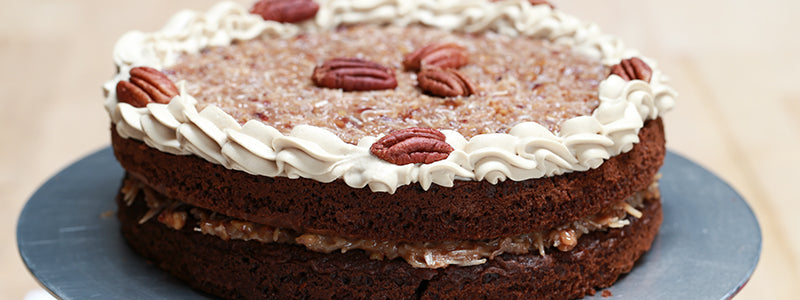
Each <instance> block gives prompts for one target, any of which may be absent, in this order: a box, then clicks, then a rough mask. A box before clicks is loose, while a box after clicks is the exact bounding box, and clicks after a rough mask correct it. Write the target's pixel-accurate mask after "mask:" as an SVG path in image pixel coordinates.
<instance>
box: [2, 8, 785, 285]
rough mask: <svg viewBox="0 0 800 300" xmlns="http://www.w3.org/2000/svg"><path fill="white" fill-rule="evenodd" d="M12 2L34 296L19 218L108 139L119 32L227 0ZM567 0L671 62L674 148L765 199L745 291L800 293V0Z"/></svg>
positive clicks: (23, 278)
mask: <svg viewBox="0 0 800 300" xmlns="http://www.w3.org/2000/svg"><path fill="white" fill-rule="evenodd" d="M0 1H2V7H3V9H2V10H0V20H3V21H0V65H2V66H3V70H4V71H3V72H0V82H2V84H0V103H2V109H0V122H1V123H0V141H2V142H0V166H2V167H0V191H3V194H4V195H3V201H0V217H2V220H3V221H1V222H2V223H0V224H2V228H3V230H0V240H2V241H5V243H3V244H2V246H0V264H2V266H3V268H2V271H0V295H4V298H8V299H22V297H23V296H24V294H25V293H26V292H27V291H29V290H31V289H34V288H36V287H37V283H36V281H35V280H34V279H33V278H32V277H31V276H30V275H28V274H27V271H26V269H25V266H24V265H23V264H22V262H21V260H20V259H19V255H18V253H17V250H16V241H15V237H14V232H15V230H16V219H17V216H18V215H19V212H20V210H21V209H22V206H23V205H24V203H25V201H26V200H27V198H28V197H29V196H30V195H31V194H32V193H33V192H34V191H35V189H36V188H37V187H38V186H39V185H40V184H42V183H43V182H44V181H45V180H46V179H47V178H48V177H49V176H51V175H53V174H54V173H55V172H57V171H58V170H60V169H61V168H63V167H64V166H66V165H68V164H69V163H71V162H73V161H74V160H76V159H78V158H80V157H82V156H84V155H86V154H88V153H90V152H92V151H94V150H96V149H99V148H101V147H104V146H106V145H108V143H109V133H108V127H109V125H108V117H107V115H106V112H105V111H104V109H103V108H102V93H101V90H100V85H101V84H102V82H103V81H105V80H106V79H107V78H109V77H110V76H111V75H112V73H113V71H114V67H113V65H112V62H111V51H112V48H113V46H114V42H115V40H116V39H117V38H118V37H119V36H120V35H122V34H123V33H124V32H126V31H128V30H132V29H137V30H143V31H152V30H156V29H158V28H159V27H160V26H161V24H164V22H165V21H166V20H167V19H168V18H169V16H171V15H172V14H173V13H175V12H176V11H178V10H180V9H183V8H192V9H206V8H208V7H209V6H210V5H212V3H213V2H214V1H211V0H180V1H178V0H172V1H157V0H146V1H99V0H74V1H55V0H40V1H9V0H0ZM242 2H244V3H248V2H249V1H244V0H242ZM554 3H555V5H556V6H557V7H558V8H559V9H562V10H564V11H567V12H570V13H573V14H575V15H578V16H579V17H581V18H583V19H585V20H591V21H593V22H596V23H598V24H599V25H600V27H601V28H603V30H604V31H605V32H608V33H612V34H615V35H617V36H620V37H621V38H623V40H625V42H626V44H627V45H629V46H632V47H634V48H638V49H639V50H641V51H642V53H644V54H646V55H647V56H649V57H652V58H655V59H657V60H658V61H659V62H660V66H661V67H662V68H663V69H664V70H665V71H666V73H667V74H669V75H670V76H671V78H672V83H673V86H674V87H675V88H676V89H677V90H678V91H679V93H680V98H679V99H678V106H677V107H676V108H675V109H674V111H672V112H670V113H669V114H668V115H667V117H666V126H667V130H668V132H667V137H668V145H669V147H670V149H672V150H673V151H676V152H678V153H681V154H683V155H685V156H687V157H689V158H691V159H692V160H694V161H696V162H698V163H700V164H701V165H703V166H705V167H707V168H709V169H710V170H712V171H713V172H714V173H716V174H718V175H719V176H720V177H722V178H724V179H725V180H726V181H728V182H729V183H730V184H731V185H732V186H733V187H734V188H735V189H737V190H738V191H739V192H740V193H741V194H742V195H743V196H744V197H745V199H747V200H748V202H749V203H750V205H751V206H752V207H753V209H754V211H755V213H756V215H757V216H758V219H759V221H760V223H761V226H762V228H761V229H762V233H763V250H762V256H761V261H760V263H759V265H758V268H757V269H756V272H755V274H754V276H753V278H752V279H751V280H750V282H749V283H748V285H747V286H746V287H745V288H744V289H743V290H742V291H741V293H740V295H739V297H738V299H791V298H795V295H797V294H800V286H798V285H797V283H798V282H800V274H799V272H800V234H798V233H797V232H795V231H794V230H796V229H797V228H800V218H798V217H796V216H795V215H794V214H796V213H797V212H798V211H800V201H797V200H798V199H800V189H796V187H797V185H798V183H800V182H798V179H797V178H798V177H797V176H796V175H795V173H797V172H798V170H800V158H798V155H797V154H796V153H797V149H799V148H800V119H798V116H800V102H799V101H800V84H797V81H798V77H799V76H798V71H797V70H800V58H798V55H797V53H800V39H797V38H796V34H797V33H796V29H797V28H800V18H797V17H796V12H797V11H800V2H795V1H780V0H767V1H760V2H758V3H753V2H744V1H719V0H716V1H689V0H677V1H635V0H606V1H554ZM611 299H613V298H611Z"/></svg>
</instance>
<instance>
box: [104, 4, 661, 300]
mask: <svg viewBox="0 0 800 300" xmlns="http://www.w3.org/2000/svg"><path fill="white" fill-rule="evenodd" d="M114 61H115V63H116V65H117V67H118V72H117V74H116V75H115V76H114V78H112V79H111V80H109V81H108V82H106V84H105V85H104V89H105V91H106V102H105V106H106V109H107V110H108V112H109V115H110V117H111V138H112V146H113V148H114V153H115V155H116V157H117V159H118V160H119V162H120V164H121V165H122V166H123V168H124V169H125V171H126V173H125V177H124V178H123V180H122V184H121V188H120V191H119V195H118V197H117V203H118V206H119V212H118V216H119V219H120V221H121V224H122V233H123V235H124V237H125V239H126V240H127V241H128V243H129V244H130V246H131V247H132V248H133V249H134V250H135V251H137V252H138V253H140V254H141V255H142V256H144V257H145V258H146V259H147V260H148V261H151V262H152V263H153V264H155V265H157V266H158V267H160V268H161V269H163V270H165V271H166V272H169V273H171V274H172V275H174V276H175V277H177V278H180V279H182V280H183V281H185V282H186V283H187V284H189V285H191V286H192V287H194V288H196V289H199V290H202V291H205V292H208V293H210V294H214V295H217V296H220V297H224V298H232V299H264V298H268V299H284V298H289V299H295V298H296V299H331V298H332V299H364V298H388V299H408V298H411V299H417V298H421V299H467V298H469V299H471V298H491V299H495V298H503V299H512V298H515V299H516V298H518V299H539V298H546V299H572V298H580V297H583V296H585V295H588V294H594V293H595V290H596V289H602V288H605V287H608V286H610V285H611V284H612V283H613V282H614V281H616V280H617V278H618V277H619V276H620V275H621V274H624V273H627V272H629V271H630V270H631V268H632V267H633V265H634V263H635V262H636V260H637V259H638V258H639V257H640V256H641V255H643V254H644V253H645V252H646V251H647V250H648V249H649V248H650V245H651V243H652V241H653V240H654V238H655V237H656V235H657V233H658V228H659V225H660V224H661V219H662V216H661V200H660V195H659V190H658V183H657V182H658V177H659V175H658V171H659V168H660V167H661V164H662V162H663V159H664V155H665V152H666V150H665V146H664V144H665V141H664V129H663V125H662V121H661V118H660V116H661V115H662V114H663V113H664V112H666V111H668V110H669V109H671V107H672V106H673V104H674V98H675V97H676V94H675V92H674V91H673V90H672V89H671V88H670V87H669V86H667V85H666V81H667V79H666V76H664V75H663V74H662V72H661V70H660V69H659V68H658V66H657V64H656V63H655V61H654V60H652V59H650V58H647V57H644V56H642V55H640V54H639V53H638V52H637V51H636V50H634V49H630V48H627V47H626V46H625V45H624V44H623V43H622V42H621V41H620V40H619V39H617V38H615V37H613V36H610V35H608V34H605V33H603V32H601V31H600V30H599V29H598V28H597V26H596V25H593V24H591V23H586V22H583V21H581V20H578V19H577V18H575V17H573V16H570V15H568V14H566V13H564V12H562V11H560V10H559V9H558V8H557V7H554V6H553V5H551V4H549V3H547V2H545V1H524V0H504V1H487V0H470V1H446V0H441V1H422V0H404V1H401V0H376V1H356V0H313V1H312V0H264V1H259V2H256V3H252V4H251V5H249V6H243V5H241V4H237V3H230V2H224V3H220V4H218V5H215V6H214V7H212V8H210V9H209V10H208V11H207V12H202V13H201V12H192V11H184V12H180V13H178V14H176V15H175V16H174V17H173V18H172V19H171V20H170V21H169V22H168V24H167V25H166V26H165V27H164V28H163V29H162V30H160V31H157V32H153V33H142V32H129V33H127V34H125V35H124V36H123V37H122V38H121V39H120V40H119V42H118V43H117V45H116V47H115V50H114ZM633 280H635V279H633Z"/></svg>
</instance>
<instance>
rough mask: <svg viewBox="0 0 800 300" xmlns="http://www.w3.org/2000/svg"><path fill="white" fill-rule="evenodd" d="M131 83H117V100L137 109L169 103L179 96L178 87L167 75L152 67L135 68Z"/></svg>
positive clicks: (122, 81)
mask: <svg viewBox="0 0 800 300" xmlns="http://www.w3.org/2000/svg"><path fill="white" fill-rule="evenodd" d="M130 75H131V77H130V79H128V80H129V81H124V80H121V81H120V82H118V83H117V100H118V101H119V102H125V103H128V104H130V105H133V106H135V107H145V106H147V104H149V103H153V102H155V103H164V104H166V103H169V100H171V99H172V97H175V96H177V95H178V87H176V86H175V84H174V83H172V80H169V78H167V75H164V73H161V71H159V70H156V69H153V68H151V67H135V68H133V69H131V71H130Z"/></svg>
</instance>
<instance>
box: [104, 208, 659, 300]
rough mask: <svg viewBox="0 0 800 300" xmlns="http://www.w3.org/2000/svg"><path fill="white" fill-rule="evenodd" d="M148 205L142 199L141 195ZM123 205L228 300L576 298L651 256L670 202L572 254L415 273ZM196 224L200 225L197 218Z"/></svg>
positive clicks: (137, 227)
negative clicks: (175, 221) (215, 230)
mask: <svg viewBox="0 0 800 300" xmlns="http://www.w3.org/2000/svg"><path fill="white" fill-rule="evenodd" d="M139 197H142V195H141V194H140V196H139ZM144 202H145V201H142V200H141V199H139V201H134V202H133V205H132V206H130V207H129V206H127V205H125V204H124V202H123V199H122V194H120V195H119V196H118V197H117V203H118V205H119V218H120V221H121V222H122V232H123V235H124V236H125V238H126V239H127V240H128V243H129V244H130V245H131V246H132V247H133V248H134V249H135V250H136V251H137V252H139V253H140V254H142V255H143V256H144V257H146V258H147V259H148V260H150V261H152V262H153V263H154V264H156V265H157V266H158V267H160V268H162V269H164V270H166V271H168V272H170V273H172V274H173V275H174V276H176V277H178V278H180V279H182V280H184V281H186V282H187V283H189V284H190V285H191V286H193V287H195V288H197V289H200V290H203V291H206V292H209V293H212V294H215V295H219V296H222V297H225V298H229V299H265V298H266V299H275V298H280V299H331V298H334V299H337V298H339V299H365V298H380V299H384V298H386V299H442V298H452V299H468V298H469V299H474V298H492V299H498V298H502V299H515V298H519V299H541V298H547V299H571V298H576V297H582V296H584V295H586V294H591V293H594V289H595V288H602V287H607V286H610V285H611V284H612V283H613V282H614V281H616V279H617V278H618V276H619V275H620V274H623V273H627V272H629V271H630V270H631V268H632V267H633V264H634V262H635V261H636V260H637V259H638V258H639V257H640V256H641V255H642V253H644V252H645V251H646V250H647V249H649V248H650V245H651V243H652V241H653V239H654V238H655V236H656V234H657V232H658V227H659V225H660V223H661V219H662V216H661V203H660V199H659V198H657V197H651V198H646V199H645V200H644V206H643V207H642V209H641V210H642V213H643V215H642V217H641V218H638V219H637V218H633V217H629V218H628V220H629V221H630V222H631V224H630V225H628V226H625V227H623V228H620V229H610V230H608V231H597V232H593V233H591V234H588V235H585V236H583V237H581V238H580V239H579V241H578V245H577V246H576V247H575V249H573V250H572V251H568V252H561V251H552V252H548V254H547V255H545V256H540V255H539V254H538V253H530V254H526V255H510V254H503V255H501V256H499V257H497V258H495V259H493V260H490V261H489V262H487V263H485V264H481V265H476V266H469V267H458V266H451V267H447V268H442V269H416V268H413V267H412V266H410V265H409V264H407V263H405V262H404V261H402V260H399V259H395V260H371V259H369V256H368V255H366V253H364V252H362V251H360V250H356V251H349V252H346V253H330V254H323V253H316V252H311V251H308V250H306V249H305V248H303V247H301V246H297V245H288V244H279V243H267V244H263V243H260V242H256V241H241V240H228V241H225V240H222V239H220V238H218V237H216V236H210V235H203V234H202V233H199V232H195V231H193V230H192V228H190V227H189V226H187V227H185V228H184V229H183V230H173V229H170V228H168V227H167V226H165V225H164V224H162V223H159V222H158V221H156V220H155V219H151V220H150V221H147V222H145V223H144V224H138V220H139V219H140V218H141V217H142V216H144V215H145V214H146V213H147V211H148V208H147V206H146V205H145V204H144ZM190 221H191V220H190Z"/></svg>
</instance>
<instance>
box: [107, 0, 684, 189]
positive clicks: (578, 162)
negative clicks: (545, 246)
mask: <svg viewBox="0 0 800 300" xmlns="http://www.w3.org/2000/svg"><path fill="white" fill-rule="evenodd" d="M317 2H318V3H319V4H320V10H319V12H318V13H317V15H316V17H315V18H314V19H312V20H309V21H306V22H304V23H301V24H282V23H276V22H271V21H264V20H263V19H261V17H260V16H258V15H253V14H250V13H249V12H248V10H247V8H245V7H243V6H241V5H239V4H236V3H231V2H223V3H220V4H217V5H216V6H214V7H212V8H211V9H210V10H209V11H208V12H205V13H199V12H192V11H183V12H180V13H178V14H176V15H175V16H174V17H173V18H172V19H171V20H170V21H169V22H168V23H167V25H166V26H165V27H164V28H163V29H162V30H160V31H158V32H154V33H142V32H136V31H134V32H129V33H127V34H125V35H124V36H123V37H122V38H121V39H120V40H119V41H118V42H117V45H116V47H115V49H114V61H115V63H116V64H117V66H118V67H119V72H118V74H117V75H116V76H115V77H114V78H112V79H111V80H109V81H107V82H106V83H105V85H104V89H105V91H106V92H107V95H108V96H107V98H106V102H105V106H106V109H107V110H108V112H109V115H110V117H111V121H112V122H113V123H114V124H115V125H116V129H117V132H118V133H119V134H120V136H122V137H125V138H133V139H137V140H141V141H143V142H144V143H146V144H147V145H148V146H150V147H153V148H156V149H158V150H160V151H163V152H167V153H171V154H176V155H190V154H194V155H197V156H199V157H202V158H203V159H205V160H207V161H209V162H211V163H215V164H220V165H223V166H225V167H226V168H230V169H235V170H241V171H245V172H248V173H250V174H254V175H263V176H270V177H277V176H283V177H289V178H310V179H314V180H317V181H320V182H331V181H334V180H337V179H342V180H343V181H344V182H345V183H346V184H347V185H349V186H351V187H354V188H363V187H366V186H369V188H370V189H371V190H372V191H375V192H389V193H393V192H394V191H395V190H396V189H397V188H398V187H400V186H403V185H408V184H412V183H417V182H418V183H419V184H420V185H421V186H422V188H423V189H426V190H427V189H428V188H430V186H431V185H432V184H437V185H441V186H445V187H450V186H453V183H454V181H455V180H487V181H489V182H491V183H493V184H496V183H498V182H501V181H504V180H507V179H510V180H515V181H520V180H527V179H533V178H541V177H546V176H554V175H559V174H563V173H566V172H573V171H585V170H588V169H591V168H597V167H599V166H600V165H601V164H602V163H603V161H604V160H606V159H608V158H611V157H613V156H615V155H618V154H620V153H624V152H627V151H630V150H631V149H632V148H633V145H634V144H635V143H638V142H639V139H638V133H639V130H640V129H641V128H642V126H643V124H644V121H646V120H648V119H655V118H657V117H658V116H660V115H661V114H662V113H664V112H666V111H668V110H670V109H671V108H672V106H673V105H674V99H675V97H676V93H675V91H674V90H672V88H670V87H669V86H668V85H666V83H667V81H668V80H667V78H666V76H665V75H663V74H662V72H661V70H660V69H659V68H658V66H657V64H656V62H655V61H653V60H651V59H648V58H646V57H641V56H640V55H639V54H638V52H637V51H636V50H633V49H629V48H626V47H625V46H624V45H623V43H622V42H621V41H620V40H619V39H617V38H615V37H613V36H610V35H607V34H604V33H602V32H600V30H599V29H598V27H597V26H596V25H594V24H589V23H584V22H582V21H580V20H578V19H577V18H575V17H573V16H570V15H567V14H564V13H563V12H561V11H559V10H553V9H551V8H550V7H549V6H547V5H536V6H534V5H531V4H529V3H528V2H527V1H515V0H507V1H501V2H491V3H490V2H488V1H486V0H469V1H454V0H442V1H423V0H369V1H364V0H359V1H355V0H317ZM353 23H373V24H393V25H407V24H426V25H429V26H433V27H438V28H442V29H447V30H453V31H466V32H480V31H495V32H498V33H502V34H506V35H510V36H525V37H536V38H545V39H549V40H551V41H554V42H555V43H559V44H566V45H569V46H571V47H573V48H574V49H575V50H576V51H578V52H579V53H582V54H585V55H588V56H590V57H592V58H595V59H598V60H600V61H602V62H603V63H604V64H606V65H613V64H617V63H619V62H620V61H621V60H622V59H625V58H629V57H632V56H638V57H640V58H642V59H643V60H644V61H645V62H646V63H647V64H648V65H650V66H651V68H652V69H653V76H652V78H651V81H650V83H648V82H645V81H641V80H632V81H625V80H623V79H622V78H620V77H618V76H616V75H611V76H609V77H608V78H607V79H606V80H603V81H602V82H601V83H600V85H599V87H598V96H599V100H600V103H599V106H598V107H597V108H596V109H595V110H594V112H593V113H592V114H591V115H589V116H581V117H575V118H571V119H569V120H566V121H564V122H563V123H562V125H561V130H560V131H559V132H558V133H553V132H551V131H550V130H548V129H547V128H545V127H544V126H542V125H540V124H537V123H534V122H525V123H520V124H517V125H515V126H514V127H512V128H511V129H510V130H509V132H508V133H503V134H499V133H498V134H481V135H477V136H475V137H472V138H471V139H469V140H467V139H466V138H465V137H464V136H462V135H461V134H459V133H458V132H455V131H452V130H442V132H443V133H444V134H445V136H446V141H447V143H449V144H450V145H451V146H453V148H454V149H455V150H454V151H453V152H452V153H451V154H450V156H449V157H448V158H447V159H445V160H442V161H438V162H434V163H431V164H409V165H402V166H398V165H394V164H391V163H388V162H386V161H383V160H381V159H379V158H377V157H375V156H374V155H372V154H371V153H370V151H369V147H370V146H371V145H372V144H373V143H374V142H375V141H377V140H378V138H380V137H379V136H377V137H373V136H367V137H363V138H361V139H360V140H359V142H358V143H357V145H352V144H348V143H346V142H344V141H343V140H342V139H340V138H339V137H337V136H336V135H335V134H333V133H332V132H330V131H328V130H327V129H324V128H319V127H314V126H309V125H300V126H295V127H294V128H293V129H292V131H291V132H289V133H287V134H283V133H281V132H279V131H278V130H277V129H275V128H273V127H271V126H268V125H265V124H264V123H261V122H260V121H255V120H251V121H248V122H247V123H245V124H244V125H240V124H239V123H237V122H236V121H235V120H234V118H233V117H231V116H230V115H228V114H226V113H225V112H223V111H222V110H221V109H219V108H217V107H215V106H208V107H206V108H205V109H203V110H202V111H198V110H197V100H195V99H194V98H193V97H192V96H191V95H189V94H187V93H186V92H185V89H184V88H183V84H182V83H180V82H179V83H178V85H179V86H180V87H181V88H180V89H181V92H180V94H179V95H178V96H176V97H174V98H173V99H172V100H171V101H170V103H169V104H157V103H151V104H149V105H147V107H144V108H136V107H133V106H131V105H129V104H127V103H120V102H118V101H117V98H116V94H115V88H114V87H115V86H116V84H117V82H119V81H120V80H126V79H127V77H128V72H129V71H130V69H131V68H133V67H136V66H150V67H154V68H158V69H162V68H164V67H167V66H170V65H172V64H174V63H175V62H176V60H177V58H178V57H179V56H180V55H181V53H184V52H188V53H194V52H197V51H200V50H201V49H203V48H205V47H209V46H224V45H229V44H231V42H232V41H235V40H247V39H253V38H255V37H258V36H260V35H269V36H272V37H279V38H285V37H291V36H294V35H297V34H299V33H301V32H311V31H318V30H331V29H334V28H336V27H338V26H340V25H344V24H353Z"/></svg>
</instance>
